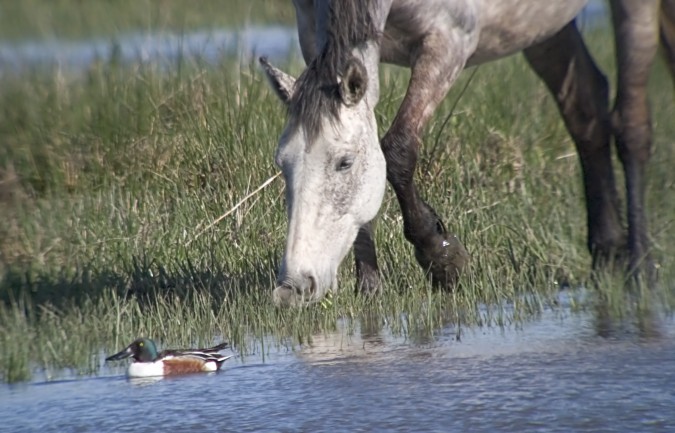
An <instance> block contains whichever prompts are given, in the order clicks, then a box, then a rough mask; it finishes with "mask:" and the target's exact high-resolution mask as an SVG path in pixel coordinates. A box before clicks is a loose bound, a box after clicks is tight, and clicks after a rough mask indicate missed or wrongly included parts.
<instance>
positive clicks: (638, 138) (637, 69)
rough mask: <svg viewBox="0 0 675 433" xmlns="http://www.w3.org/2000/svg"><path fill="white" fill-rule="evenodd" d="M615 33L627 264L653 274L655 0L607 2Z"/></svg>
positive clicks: (615, 125)
mask: <svg viewBox="0 0 675 433" xmlns="http://www.w3.org/2000/svg"><path fill="white" fill-rule="evenodd" d="M611 6H612V18H613V21H614V29H615V37H616V47H617V49H616V56H617V69H618V85H617V94H616V102H615V106H614V111H613V113H612V127H613V130H614V137H615V139H616V146H617V150H618V155H619V159H620V160H621V163H622V164H623V169H624V173H625V180H626V200H627V204H628V212H627V216H628V218H627V219H628V250H629V254H630V270H631V271H638V270H639V269H643V270H645V271H647V275H650V274H652V272H653V265H652V262H651V260H650V256H649V239H648V235H647V218H646V216H645V211H644V209H645V186H646V167H647V162H648V161H649V156H650V151H651V143H652V129H651V116H650V112H649V103H648V100H647V80H648V78H649V72H650V69H651V65H652V63H653V60H654V57H655V56H656V51H657V48H658V43H659V33H658V29H659V28H658V23H659V15H658V14H659V2H658V1H657V0H643V1H640V2H637V1H629V0H614V1H612V2H611Z"/></svg>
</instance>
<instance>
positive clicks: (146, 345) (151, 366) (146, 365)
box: [105, 338, 232, 377]
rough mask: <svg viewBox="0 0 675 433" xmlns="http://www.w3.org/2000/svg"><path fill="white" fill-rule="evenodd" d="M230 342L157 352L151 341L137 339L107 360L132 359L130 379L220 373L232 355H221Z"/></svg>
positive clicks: (129, 371)
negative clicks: (205, 346)
mask: <svg viewBox="0 0 675 433" xmlns="http://www.w3.org/2000/svg"><path fill="white" fill-rule="evenodd" d="M228 346H229V344H228V343H227V342H225V343H221V344H219V345H217V346H213V347H209V348H207V349H179V350H175V349H171V350H163V351H162V352H158V351H157V346H156V345H155V342H154V341H153V340H151V339H149V338H137V339H136V340H134V342H133V343H131V344H130V345H128V346H127V347H125V348H124V349H122V350H121V351H119V352H117V353H116V354H114V355H111V356H109V357H107V358H106V359H105V360H106V362H108V361H119V360H121V359H126V358H129V357H132V358H133V360H134V362H132V363H131V364H129V368H128V370H127V376H128V377H156V376H175V375H180V374H188V373H201V372H213V371H218V370H220V367H222V365H223V363H224V362H225V361H227V360H228V359H230V358H231V357H232V355H230V356H223V355H221V354H220V353H219V352H220V351H221V350H223V349H225V348H227V347H228Z"/></svg>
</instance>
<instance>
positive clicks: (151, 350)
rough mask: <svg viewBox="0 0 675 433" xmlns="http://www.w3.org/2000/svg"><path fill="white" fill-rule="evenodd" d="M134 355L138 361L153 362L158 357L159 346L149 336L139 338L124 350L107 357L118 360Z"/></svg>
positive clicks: (110, 359)
mask: <svg viewBox="0 0 675 433" xmlns="http://www.w3.org/2000/svg"><path fill="white" fill-rule="evenodd" d="M130 356H131V357H133V358H134V360H135V361H136V362H152V361H154V360H155V359H157V356H158V355H157V346H155V342H154V341H152V340H150V339H149V338H138V339H136V340H135V341H134V342H133V343H131V344H130V345H128V346H127V347H125V348H124V349H122V351H120V352H118V353H116V354H114V355H112V356H109V357H107V358H106V359H105V360H106V361H117V360H120V359H124V358H128V357H130Z"/></svg>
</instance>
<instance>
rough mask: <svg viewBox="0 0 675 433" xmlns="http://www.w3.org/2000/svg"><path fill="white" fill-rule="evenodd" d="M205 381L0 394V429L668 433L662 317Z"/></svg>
mask: <svg viewBox="0 0 675 433" xmlns="http://www.w3.org/2000/svg"><path fill="white" fill-rule="evenodd" d="M228 363H229V364H226V366H225V367H224V369H223V371H221V372H220V373H217V374H203V375H193V376H184V377H179V378H168V379H159V380H155V381H134V380H127V379H126V378H125V377H124V375H123V369H122V367H120V368H119V369H115V368H104V369H102V370H101V376H99V377H96V378H89V379H79V380H72V381H57V382H48V383H31V384H24V385H17V386H11V387H10V386H7V385H2V386H0V420H1V421H0V431H7V432H38V431H39V432H106V431H110V432H112V431H121V432H124V431H129V432H131V431H146V432H150V431H167V430H170V431H201V432H223V431H237V432H245V431H270V432H271V431H363V432H371V431H443V432H446V431H457V432H499V431H503V432H517V431H541V432H570V431H589V432H590V431H593V432H673V431H675V323H673V319H672V318H671V319H658V320H655V321H653V322H651V323H649V324H648V326H633V325H631V324H628V325H622V326H612V325H610V326H608V325H607V324H605V323H602V322H600V321H598V320H597V319H595V318H594V317H593V316H592V315H591V314H585V313H584V314H574V315H571V314H568V315H566V316H565V317H560V314H558V313H553V312H549V313H545V314H543V315H542V317H541V318H539V319H537V320H536V321H533V322H531V323H527V324H525V325H523V326H521V327H519V329H499V328H477V329H469V330H467V329H464V330H463V331H462V334H461V338H460V339H459V340H458V339H457V329H456V327H454V326H451V327H448V328H446V329H442V330H440V331H439V334H438V335H437V336H436V337H434V338H428V339H424V338H422V339H414V338H409V339H407V340H404V339H402V338H394V337H392V336H391V335H390V334H388V333H386V332H380V333H377V332H369V333H365V332H363V333H362V332H360V331H358V330H357V332H356V335H352V336H349V335H348V333H347V332H346V331H338V332H336V333H334V334H330V335H321V336H317V337H316V338H315V339H314V341H313V344H312V345H311V346H309V345H308V346H307V347H303V348H299V349H296V350H294V351H289V350H286V349H281V350H272V351H271V352H270V353H269V354H268V355H266V357H265V359H264V362H263V359H262V358H261V357H258V356H251V357H245V358H243V359H242V358H238V359H236V360H230V361H228Z"/></svg>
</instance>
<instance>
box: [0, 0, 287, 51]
mask: <svg viewBox="0 0 675 433" xmlns="http://www.w3.org/2000/svg"><path fill="white" fill-rule="evenodd" d="M294 23H295V12H294V11H293V6H292V3H291V2H290V1H284V0H247V1H235V0H224V1H223V0H200V1H199V2H193V1H190V0H115V1H108V0H87V1H78V0H21V1H3V2H0V41H2V42H9V41H21V40H27V39H28V40H34V39H48V38H58V39H63V40H81V39H90V38H107V37H114V36H118V35H120V34H124V33H139V32H140V33H143V32H148V33H150V32H152V33H156V32H176V33H182V32H188V31H193V30H200V31H203V30H212V29H218V28H222V27H229V28H241V27H243V26H245V25H251V24H252V25H263V24H287V25H293V24H294Z"/></svg>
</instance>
